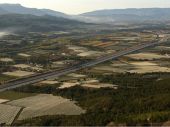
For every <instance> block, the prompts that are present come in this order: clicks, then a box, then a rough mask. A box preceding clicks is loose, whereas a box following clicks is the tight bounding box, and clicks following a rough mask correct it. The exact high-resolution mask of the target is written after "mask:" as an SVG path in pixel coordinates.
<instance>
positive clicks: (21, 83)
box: [0, 41, 163, 92]
mask: <svg viewBox="0 0 170 127" xmlns="http://www.w3.org/2000/svg"><path fill="white" fill-rule="evenodd" d="M160 43H163V41H158V42H151V43H147V44H146V43H145V44H140V45H136V46H133V47H130V48H128V49H125V50H123V51H119V52H116V53H114V54H108V56H103V57H101V58H98V59H95V60H92V61H90V62H88V63H84V64H80V65H74V66H72V67H68V68H65V69H62V70H58V71H52V72H47V73H42V74H39V75H35V76H32V77H28V78H25V79H19V80H16V81H12V82H9V83H6V84H3V85H0V92H2V91H5V90H8V89H13V88H16V87H20V86H24V85H29V84H34V83H37V82H40V81H43V80H46V79H50V78H55V77H58V76H62V75H65V74H68V73H71V72H75V71H78V70H80V69H84V68H87V67H91V66H94V65H97V64H99V63H102V62H105V61H108V60H112V59H117V58H118V57H121V56H124V55H127V54H129V53H133V52H135V51H138V50H141V49H144V48H147V47H150V46H155V45H158V44H160Z"/></svg>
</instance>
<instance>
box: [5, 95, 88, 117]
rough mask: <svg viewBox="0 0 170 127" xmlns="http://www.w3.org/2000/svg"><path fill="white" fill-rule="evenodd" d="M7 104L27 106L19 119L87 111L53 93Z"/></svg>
mask: <svg viewBox="0 0 170 127" xmlns="http://www.w3.org/2000/svg"><path fill="white" fill-rule="evenodd" d="M7 104H9V105H13V106H20V107H25V108H24V109H23V111H22V112H21V114H20V116H19V118H18V119H19V120H23V119H28V118H32V117H37V116H44V115H80V114H82V113H85V111H84V110H83V109H81V108H80V107H78V106H77V105H75V102H73V101H70V100H69V99H65V98H62V97H59V96H53V95H51V94H39V95H37V96H33V97H26V98H23V99H18V100H14V101H11V102H8V103H7Z"/></svg>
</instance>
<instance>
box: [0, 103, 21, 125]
mask: <svg viewBox="0 0 170 127" xmlns="http://www.w3.org/2000/svg"><path fill="white" fill-rule="evenodd" d="M20 110H21V107H17V106H11V105H6V104H0V124H3V123H5V124H6V125H11V124H12V122H13V121H14V119H15V117H16V116H17V114H18V113H19V111H20Z"/></svg>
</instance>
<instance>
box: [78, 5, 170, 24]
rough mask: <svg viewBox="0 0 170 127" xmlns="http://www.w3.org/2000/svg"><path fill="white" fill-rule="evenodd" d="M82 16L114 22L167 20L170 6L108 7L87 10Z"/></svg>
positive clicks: (169, 17)
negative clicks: (91, 10) (105, 8)
mask: <svg viewBox="0 0 170 127" xmlns="http://www.w3.org/2000/svg"><path fill="white" fill-rule="evenodd" d="M81 16H84V17H90V18H94V19H95V18H96V19H98V20H100V21H102V20H105V19H106V20H107V21H113V22H116V21H117V22H119V21H123V22H138V21H166V20H170V8H139V9H137V8H129V9H107V10H98V11H93V12H87V13H84V14H81Z"/></svg>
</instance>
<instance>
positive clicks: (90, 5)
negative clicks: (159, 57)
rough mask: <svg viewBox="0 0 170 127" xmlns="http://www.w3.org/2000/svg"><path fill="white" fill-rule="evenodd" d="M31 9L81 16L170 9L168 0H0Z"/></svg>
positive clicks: (0, 0)
mask: <svg viewBox="0 0 170 127" xmlns="http://www.w3.org/2000/svg"><path fill="white" fill-rule="evenodd" d="M0 3H19V4H21V5H23V6H26V7H31V8H46V9H52V10H56V11H60V12H64V13H67V14H81V13H84V12H89V11H94V10H100V9H122V8H151V7H162V8H168V7H170V0H0Z"/></svg>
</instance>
